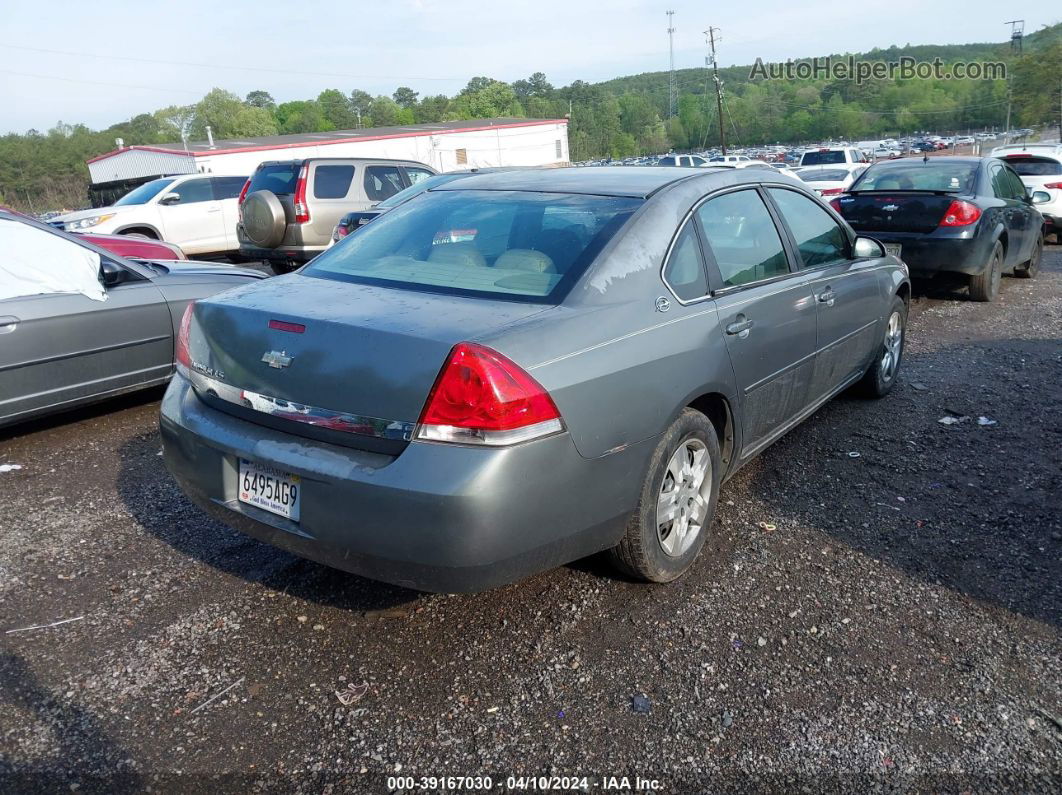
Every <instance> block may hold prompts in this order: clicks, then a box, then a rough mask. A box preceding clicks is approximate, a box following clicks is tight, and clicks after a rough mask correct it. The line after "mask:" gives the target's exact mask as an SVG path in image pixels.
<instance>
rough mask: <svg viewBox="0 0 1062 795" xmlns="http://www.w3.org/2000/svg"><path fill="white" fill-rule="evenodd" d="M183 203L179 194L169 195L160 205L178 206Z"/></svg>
mask: <svg viewBox="0 0 1062 795" xmlns="http://www.w3.org/2000/svg"><path fill="white" fill-rule="evenodd" d="M180 201H181V194H179V193H167V194H166V195H165V196H163V197H162V198H161V199H159V204H178V203H180Z"/></svg>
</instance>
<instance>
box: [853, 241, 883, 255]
mask: <svg viewBox="0 0 1062 795" xmlns="http://www.w3.org/2000/svg"><path fill="white" fill-rule="evenodd" d="M853 253H854V254H855V258H856V259H877V258H879V257H884V256H885V247H884V246H882V245H881V243H879V242H878V241H877V240H875V239H874V238H872V237H857V238H856V241H855V246H854V247H853Z"/></svg>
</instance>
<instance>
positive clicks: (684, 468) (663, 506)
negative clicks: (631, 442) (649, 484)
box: [656, 437, 712, 558]
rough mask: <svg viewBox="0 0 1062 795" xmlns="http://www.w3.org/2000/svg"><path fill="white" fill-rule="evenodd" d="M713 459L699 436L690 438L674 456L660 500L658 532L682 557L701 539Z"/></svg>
mask: <svg viewBox="0 0 1062 795" xmlns="http://www.w3.org/2000/svg"><path fill="white" fill-rule="evenodd" d="M711 489H712V459H711V456H709V455H708V448H707V447H706V446H705V444H704V442H702V441H701V440H700V439H697V438H693V437H691V438H688V439H686V440H685V441H683V442H682V444H680V445H679V448H678V449H677V450H676V451H675V452H674V454H673V455H672V456H671V459H670V460H669V461H668V464H667V471H666V472H665V473H664V480H663V483H662V484H661V485H660V495H659V497H658V499H657V504H656V533H657V538H658V539H659V541H660V547H661V549H663V550H664V553H665V554H667V555H669V556H670V557H676V558H677V557H680V556H681V555H683V554H684V553H685V552H686V550H688V549H689V548H690V547H691V546H692V545H693V543H694V541H696V540H697V537H698V536H699V535H700V533H701V529H702V527H703V524H704V519H705V516H706V515H707V513H708V504H709V498H710V497H711Z"/></svg>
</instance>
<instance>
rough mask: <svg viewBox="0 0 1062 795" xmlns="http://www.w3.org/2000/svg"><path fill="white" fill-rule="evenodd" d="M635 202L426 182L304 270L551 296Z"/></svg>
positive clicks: (566, 285) (494, 293) (420, 286)
mask: <svg viewBox="0 0 1062 795" xmlns="http://www.w3.org/2000/svg"><path fill="white" fill-rule="evenodd" d="M641 203H642V200H641V199H630V198H616V197H603V196H573V195H567V194H556V193H523V192H517V191H472V190H467V191H465V190H454V191H448V190H447V191H438V192H429V193H427V194H424V195H423V196H421V197H420V198H418V199H417V200H416V201H415V202H407V203H406V204H403V205H402V206H400V207H396V208H395V209H393V210H391V211H390V212H387V213H385V214H383V215H382V216H380V217H379V218H378V219H377V220H375V221H373V222H372V223H371V224H367V225H366V226H363V227H361V228H360V229H359V230H358V231H356V232H355V233H353V234H352V235H349V236H348V237H346V238H344V239H343V240H342V242H340V243H339V244H337V245H336V246H334V247H332V248H330V249H328V250H327V251H325V252H324V253H323V254H321V255H320V256H319V257H317V258H316V259H314V260H313V262H311V263H310V264H309V265H308V266H307V267H306V268H305V269H303V271H302V273H303V274H305V275H307V276H317V277H320V278H325V279H337V280H340V281H350V282H356V283H359V284H378V285H383V286H389V287H390V286H395V287H408V288H411V289H416V290H427V291H431V292H444V293H455V294H459V295H475V296H483V297H489V298H507V299H511V300H517V301H534V302H540V303H557V302H559V301H560V300H562V299H563V297H564V295H565V294H566V293H567V291H568V290H569V289H570V288H571V285H572V284H574V282H575V280H576V279H578V278H579V276H580V275H581V274H582V272H583V271H584V270H585V269H586V267H587V265H589V263H590V262H591V261H593V259H594V257H596V256H597V254H598V253H599V252H600V251H601V249H602V247H603V246H604V245H605V244H606V243H607V242H608V241H609V239H611V237H612V236H613V235H614V234H615V233H616V231H617V230H618V229H619V228H620V227H621V226H622V225H623V224H624V222H625V221H626V220H627V219H628V218H629V217H630V216H631V214H632V213H633V212H634V211H635V210H636V209H637V208H638V206H639V205H640V204H641Z"/></svg>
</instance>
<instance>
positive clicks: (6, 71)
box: [0, 45, 202, 96]
mask: <svg viewBox="0 0 1062 795" xmlns="http://www.w3.org/2000/svg"><path fill="white" fill-rule="evenodd" d="M0 46H2V45H0ZM0 74H5V75H15V76H16V77H33V78H38V79H40V80H61V81H62V82H64V83H84V84H86V85H92V86H108V87H109V88H135V89H142V90H144V91H177V92H180V93H181V94H193V95H195V96H201V95H202V93H201V92H199V91H190V90H188V89H186V88H173V87H172V86H166V87H165V88H163V87H162V86H133V85H128V84H126V83H114V82H111V81H110V80H82V79H80V78H77V77H59V76H58V75H38V74H33V73H31V72H15V71H13V70H11V69H0Z"/></svg>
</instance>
